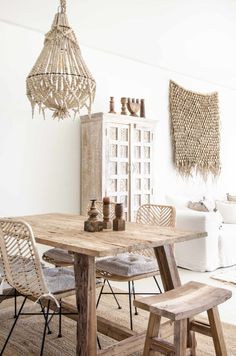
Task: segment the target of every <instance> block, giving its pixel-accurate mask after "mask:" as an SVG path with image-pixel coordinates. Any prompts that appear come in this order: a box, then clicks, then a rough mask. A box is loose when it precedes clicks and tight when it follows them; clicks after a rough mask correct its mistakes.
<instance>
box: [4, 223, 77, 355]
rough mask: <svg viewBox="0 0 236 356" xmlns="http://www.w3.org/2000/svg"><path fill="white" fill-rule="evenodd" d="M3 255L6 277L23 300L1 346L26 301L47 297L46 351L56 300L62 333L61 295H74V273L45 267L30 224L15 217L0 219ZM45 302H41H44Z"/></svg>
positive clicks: (44, 333) (45, 312)
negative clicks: (14, 218)
mask: <svg viewBox="0 0 236 356" xmlns="http://www.w3.org/2000/svg"><path fill="white" fill-rule="evenodd" d="M0 254H1V257H2V267H3V276H4V280H6V282H7V283H8V284H9V285H10V286H11V287H12V288H14V289H15V290H16V291H17V292H18V293H20V294H21V295H23V296H24V297H25V298H24V301H23V303H22V305H21V307H20V309H19V312H18V314H17V316H16V318H15V321H14V323H13V326H12V328H11V331H10V333H9V335H8V337H7V340H6V342H5V344H4V346H3V348H2V351H1V354H2V353H3V351H4V350H5V347H6V345H7V343H8V340H9V338H10V336H11V333H12V331H13V329H14V327H15V325H16V322H17V320H18V318H19V316H20V314H21V312H22V309H23V307H24V304H25V301H26V299H27V298H30V299H31V300H34V301H39V302H40V304H41V299H44V300H45V299H46V300H47V308H46V311H45V310H44V308H43V307H42V312H43V316H44V319H45V324H44V332H43V339H42V346H41V355H42V354H43V348H44V341H45V336H46V329H48V330H50V329H49V320H48V315H49V309H50V303H51V302H52V301H53V302H54V303H56V305H57V306H58V308H59V335H58V336H61V306H60V303H61V298H62V297H64V296H68V295H72V294H74V277H73V272H72V271H70V270H65V269H56V268H45V269H44V270H43V269H42V266H41V263H40V259H39V255H38V251H37V248H36V244H35V239H34V234H33V231H32V229H31V227H30V226H29V225H28V224H27V223H25V222H23V221H17V220H13V219H0ZM41 305H42V304H41Z"/></svg>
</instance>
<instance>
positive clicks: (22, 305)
mask: <svg viewBox="0 0 236 356" xmlns="http://www.w3.org/2000/svg"><path fill="white" fill-rule="evenodd" d="M26 299H27V297H25V298H24V300H23V302H22V304H21V307H20V309H19V311H18V313H17V315H16V317H15V320H14V323H13V325H12V327H11V330H10V332H9V334H8V337H7V339H6V341H5V343H4V345H3V348H2V351H1V354H0V355H2V354H3V352H4V350H5V348H6V346H7V343H8V341H9V339H10V337H11V334H12V332H13V330H14V328H15V326H16V323H17V320H18V319H19V316H20V313H21V311H22V309H23V307H24V305H25V302H26Z"/></svg>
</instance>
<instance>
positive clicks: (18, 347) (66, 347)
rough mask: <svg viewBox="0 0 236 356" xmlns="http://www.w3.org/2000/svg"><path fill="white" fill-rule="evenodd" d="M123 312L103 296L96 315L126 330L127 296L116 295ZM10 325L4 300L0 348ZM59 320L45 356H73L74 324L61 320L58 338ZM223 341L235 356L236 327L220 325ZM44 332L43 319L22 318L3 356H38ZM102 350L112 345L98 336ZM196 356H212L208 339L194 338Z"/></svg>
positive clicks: (140, 323)
mask: <svg viewBox="0 0 236 356" xmlns="http://www.w3.org/2000/svg"><path fill="white" fill-rule="evenodd" d="M119 300H120V302H121V304H122V309H121V310H118V309H117V306H116V304H115V302H114V299H113V298H112V297H111V296H107V295H105V296H103V297H102V299H101V302H100V305H99V310H98V313H99V314H100V315H102V316H106V317H107V318H108V319H110V320H112V321H114V322H117V323H121V324H122V325H125V326H127V327H128V325H129V312H128V308H127V298H126V296H119ZM35 310H36V311H38V310H39V309H38V306H37V305H35V304H34V303H32V302H28V303H27V304H26V306H25V308H24V311H28V312H29V311H35ZM147 320H148V313H147V312H145V311H142V310H140V312H139V315H137V316H134V325H135V330H137V331H142V330H144V329H145V328H146V326H147ZM12 322H13V300H6V301H4V302H2V303H1V304H0V347H2V345H3V343H4V340H5V339H6V337H7V334H8V332H9V329H10V327H11V325H12ZM57 323H58V319H57V318H56V317H54V318H53V320H52V322H51V329H52V331H53V333H52V334H51V335H47V337H46V343H45V351H44V355H45V356H72V355H75V341H76V325H75V322H74V321H72V320H70V319H68V318H66V317H63V330H62V331H63V337H62V338H60V339H58V338H57V330H58V329H57V325H58V324H57ZM223 327H224V334H225V339H226V343H227V347H228V352H229V355H230V356H233V355H234V356H235V355H236V337H235V336H236V326H234V325H230V324H223ZM42 332H43V318H42V316H21V317H20V318H19V320H18V323H17V325H16V328H15V330H14V332H13V334H12V337H11V339H10V341H9V343H8V345H7V348H6V350H5V352H4V355H3V356H30V355H38V354H39V350H40V346H41V338H42ZM99 338H100V341H101V346H102V348H105V347H107V346H108V345H110V344H112V343H113V341H112V340H111V339H109V338H106V337H104V336H101V335H99ZM197 341H198V352H197V355H198V356H212V355H215V353H214V347H213V343H212V340H211V338H209V337H206V336H202V335H199V334H198V335H197ZM133 355H135V356H141V355H142V353H141V352H139V353H135V354H133Z"/></svg>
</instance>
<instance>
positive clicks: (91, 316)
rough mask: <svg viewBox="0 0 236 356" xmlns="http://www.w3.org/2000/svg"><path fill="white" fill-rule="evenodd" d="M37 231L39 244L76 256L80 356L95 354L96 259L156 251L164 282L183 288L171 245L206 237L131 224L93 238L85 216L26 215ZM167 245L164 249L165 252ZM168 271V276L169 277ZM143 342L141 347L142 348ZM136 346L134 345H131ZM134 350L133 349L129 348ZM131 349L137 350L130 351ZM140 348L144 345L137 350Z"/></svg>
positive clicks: (123, 351)
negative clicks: (123, 253) (86, 224)
mask: <svg viewBox="0 0 236 356" xmlns="http://www.w3.org/2000/svg"><path fill="white" fill-rule="evenodd" d="M20 219H22V220H24V221H26V222H28V223H29V224H30V225H31V226H32V229H33V231H34V234H35V239H36V241H37V242H38V243H41V244H46V245H49V246H54V247H59V248H62V249H65V250H68V251H72V252H74V253H75V261H74V269H75V281H76V305H77V309H78V312H79V313H78V316H77V349H76V355H79V356H95V355H97V345H96V331H97V318H96V308H95V305H96V296H95V288H96V287H95V261H94V260H95V259H94V257H96V256H97V257H99V256H109V255H115V254H117V253H122V252H132V251H136V250H139V249H145V248H155V254H156V257H157V260H158V262H159V264H160V265H161V266H162V268H161V269H160V273H161V277H162V280H163V283H164V286H165V289H166V290H169V289H172V288H174V287H175V286H178V285H180V279H179V275H178V271H177V266H176V263H175V260H174V255H173V251H172V247H171V245H172V244H174V243H176V242H181V241H187V240H190V239H195V238H201V237H205V236H206V235H207V234H206V233H203V232H192V231H182V230H178V229H175V228H173V227H157V226H151V225H141V224H136V223H127V224H126V230H125V231H113V230H111V231H106V230H104V231H103V232H94V233H89V232H85V231H84V230H83V226H84V220H85V217H83V216H79V215H68V214H43V215H31V216H23V217H21V218H20ZM162 246H164V248H162ZM165 270H167V271H168V272H167V273H166V272H165ZM138 341H139V342H140V343H143V341H144V336H140V337H139V336H136V335H133V336H131V337H130V340H129V339H124V340H122V341H121V342H120V343H119V344H118V345H117V346H116V347H115V349H114V347H112V348H111V349H110V350H106V351H105V352H103V351H102V352H99V354H101V355H102V354H104V355H119V354H120V355H122V356H124V355H128V353H129V352H130V350H132V351H133V348H136V347H138V346H135V345H137V343H139V342H138ZM140 343H139V345H140ZM132 345H133V346H132ZM130 347H131V349H130ZM132 347H133V348H132ZM139 347H140V346H139Z"/></svg>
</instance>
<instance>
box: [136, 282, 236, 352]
mask: <svg viewBox="0 0 236 356" xmlns="http://www.w3.org/2000/svg"><path fill="white" fill-rule="evenodd" d="M231 296H232V293H231V291H229V290H226V289H223V288H216V287H212V286H209V285H207V284H202V283H198V282H189V283H187V284H185V285H183V286H181V287H178V288H175V289H173V290H170V291H168V292H166V293H164V294H160V295H157V296H151V297H143V298H141V299H136V300H135V301H134V305H135V306H136V307H138V308H141V309H144V310H147V311H149V312H150V316H149V323H148V329H147V334H146V340H145V346H144V352H143V356H147V355H151V352H153V351H157V352H159V353H162V354H165V355H166V354H171V355H178V356H185V355H187V354H188V355H196V340H195V334H194V332H199V333H202V334H204V335H207V336H210V337H212V338H213V342H214V347H215V352H216V355H217V356H226V355H227V351H226V346H225V342H224V337H223V332H222V327H221V322H220V318H219V312H218V308H217V306H218V305H219V304H221V303H223V302H224V301H226V300H227V299H229V298H230V297H231ZM204 311H207V314H208V319H209V324H205V323H200V322H199V321H195V320H194V319H193V317H194V316H195V315H197V314H199V313H202V312H204ZM161 317H165V318H168V319H170V320H172V321H173V322H174V343H173V344H172V343H170V342H168V341H166V340H163V339H161V338H160V337H159V328H160V322H161Z"/></svg>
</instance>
